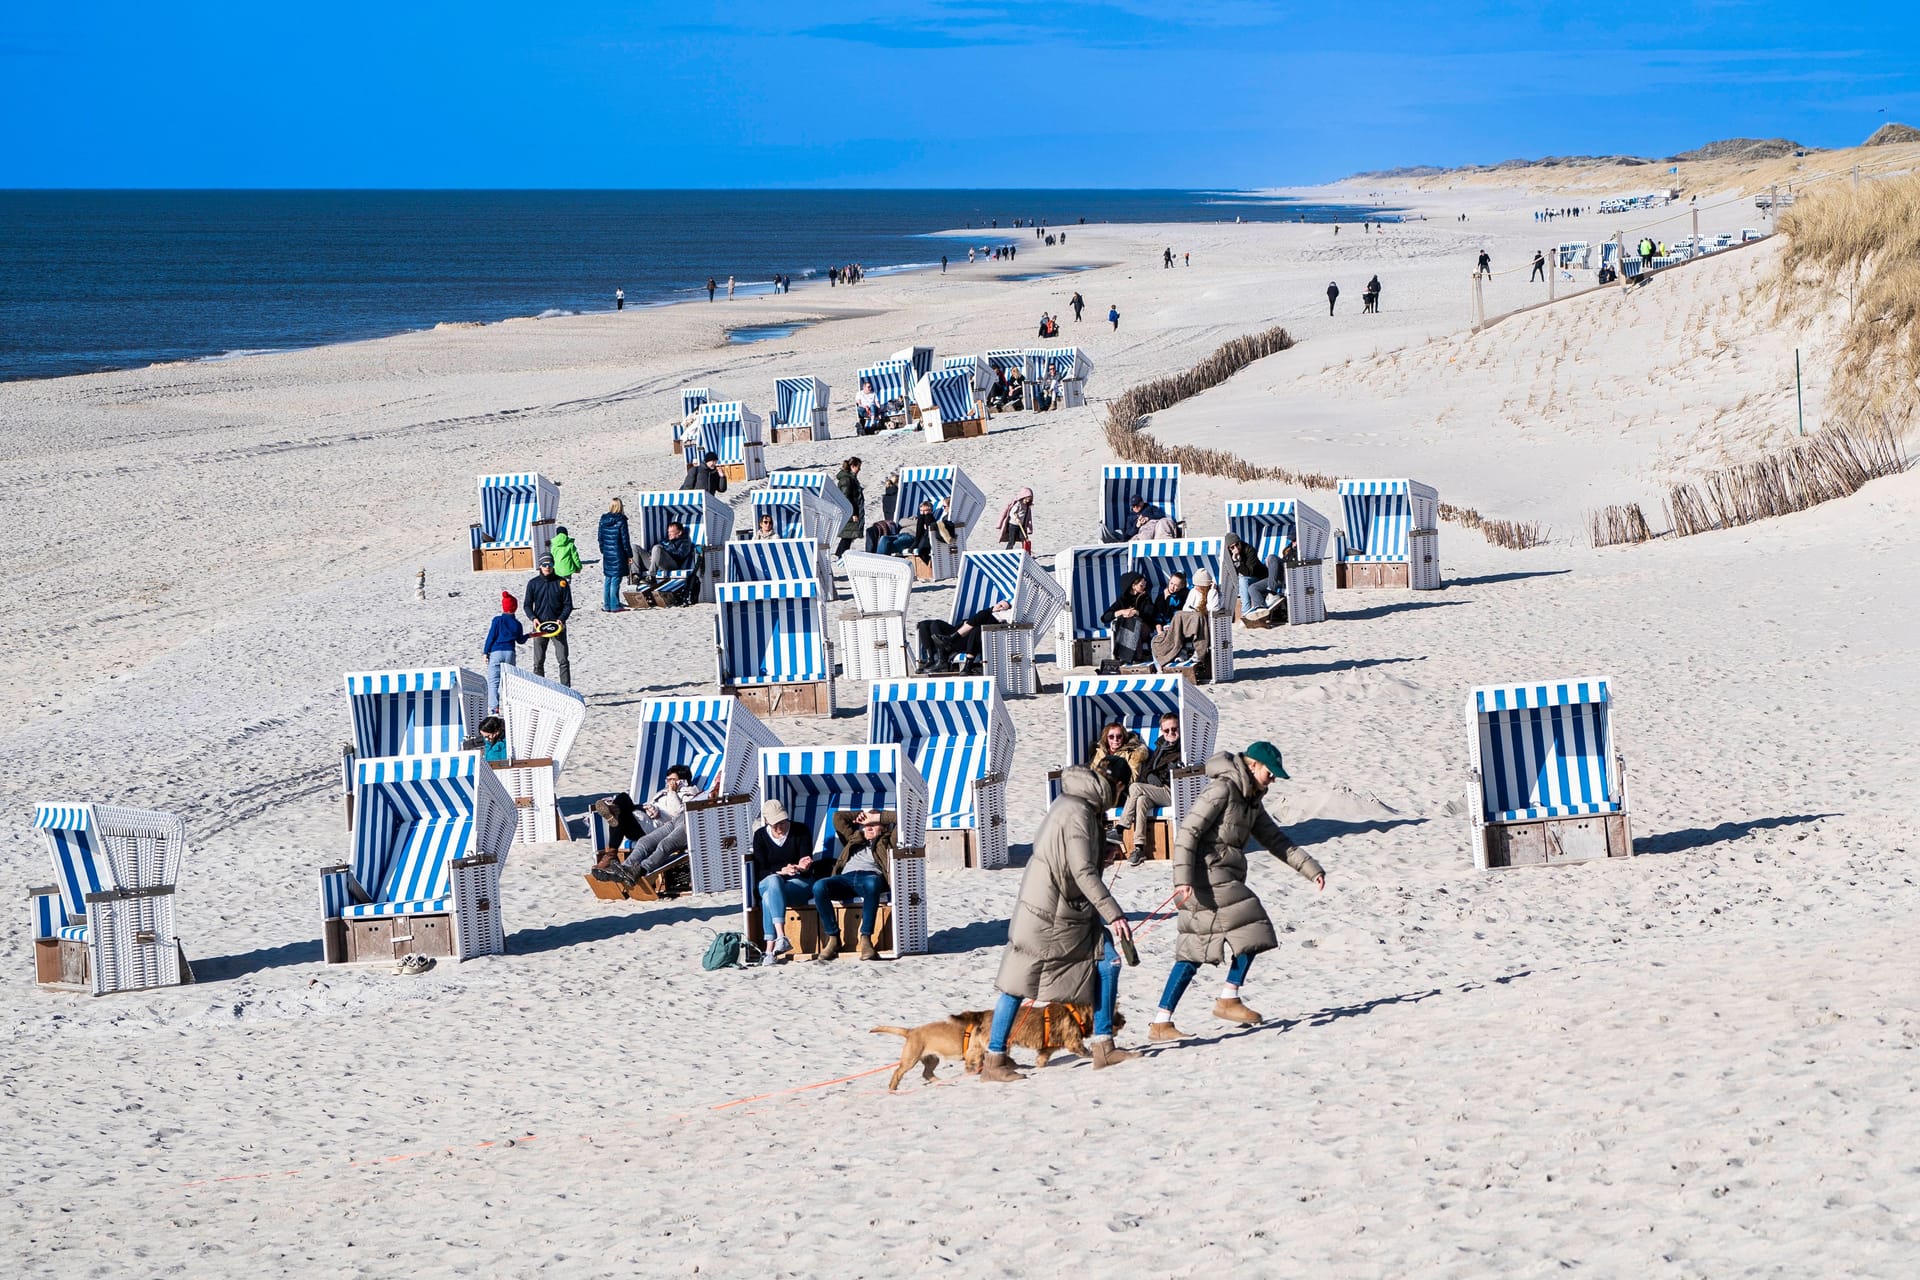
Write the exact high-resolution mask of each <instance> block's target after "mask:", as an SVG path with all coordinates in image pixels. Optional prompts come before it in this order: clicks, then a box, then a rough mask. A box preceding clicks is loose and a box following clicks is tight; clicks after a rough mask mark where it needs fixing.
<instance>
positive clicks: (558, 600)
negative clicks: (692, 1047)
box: [520, 556, 573, 687]
mask: <svg viewBox="0 0 1920 1280" xmlns="http://www.w3.org/2000/svg"><path fill="white" fill-rule="evenodd" d="M520 602H521V603H520V607H521V609H522V610H524V611H525V613H526V615H527V617H528V619H529V620H531V621H532V623H533V641H532V644H533V674H535V675H537V676H544V675H546V674H547V649H548V647H549V646H551V647H552V649H553V653H554V657H555V658H557V659H558V660H559V662H560V683H561V684H564V685H567V686H569V687H571V686H572V684H573V662H572V660H571V658H570V657H569V655H568V653H567V619H568V618H571V617H572V616H573V588H571V587H570V586H568V585H567V580H566V579H565V578H562V577H560V576H559V575H557V574H555V573H554V571H553V557H552V556H541V557H540V570H539V572H538V573H536V574H534V575H533V577H531V578H528V579H527V588H526V590H525V591H522V592H521V593H520Z"/></svg>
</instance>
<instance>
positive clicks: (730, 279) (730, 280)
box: [727, 276, 733, 302]
mask: <svg viewBox="0 0 1920 1280" xmlns="http://www.w3.org/2000/svg"><path fill="white" fill-rule="evenodd" d="M727 301H728V302H732V301H733V277H732V276H728V277H727Z"/></svg>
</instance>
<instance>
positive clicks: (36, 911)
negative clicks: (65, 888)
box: [27, 884, 67, 939]
mask: <svg viewBox="0 0 1920 1280" xmlns="http://www.w3.org/2000/svg"><path fill="white" fill-rule="evenodd" d="M27 909H28V910H29V911H31V912H32V913H33V936H34V937H35V938H36V939H38V938H57V937H59V936H60V926H61V925H63V924H65V923H66V919H67V913H66V911H65V910H63V909H62V908H61V906H60V889H59V886H57V885H51V884H46V885H39V886H36V887H34V888H32V889H29V890H27Z"/></svg>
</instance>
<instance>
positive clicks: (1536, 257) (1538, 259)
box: [1527, 249, 1547, 284]
mask: <svg viewBox="0 0 1920 1280" xmlns="http://www.w3.org/2000/svg"><path fill="white" fill-rule="evenodd" d="M1546 278H1547V255H1546V253H1545V252H1544V251H1543V250H1540V249H1535V250H1534V251H1533V274H1532V275H1530V276H1528V277H1527V283H1529V284H1531V283H1533V282H1534V281H1535V280H1545V279H1546Z"/></svg>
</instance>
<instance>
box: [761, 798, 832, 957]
mask: <svg viewBox="0 0 1920 1280" xmlns="http://www.w3.org/2000/svg"><path fill="white" fill-rule="evenodd" d="M760 822H761V826H760V829H759V830H758V831H756V832H754V833H753V882H754V884H755V885H756V886H757V887H758V889H759V893H760V927H761V929H762V931H763V932H764V934H765V938H764V942H765V944H766V949H765V950H764V951H763V952H762V953H761V955H760V963H761V964H763V965H772V964H778V963H779V961H780V957H781V956H782V955H784V954H785V953H787V952H789V951H791V950H793V944H792V943H791V942H789V941H787V935H786V930H785V929H784V928H783V927H782V926H783V925H784V924H785V923H786V918H787V908H789V907H797V906H801V905H803V904H805V903H809V902H812V901H813V884H814V881H816V880H822V879H825V878H826V877H827V876H828V875H830V874H831V873H832V871H833V864H832V863H831V862H829V861H828V860H827V859H825V858H816V857H814V856H813V832H812V831H811V830H809V829H808V827H807V824H806V823H804V822H795V821H793V819H792V818H791V817H789V816H788V814H787V807H786V806H785V805H783V804H781V803H780V802H779V801H778V800H769V801H767V802H766V803H765V804H763V805H761V806H760Z"/></svg>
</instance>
